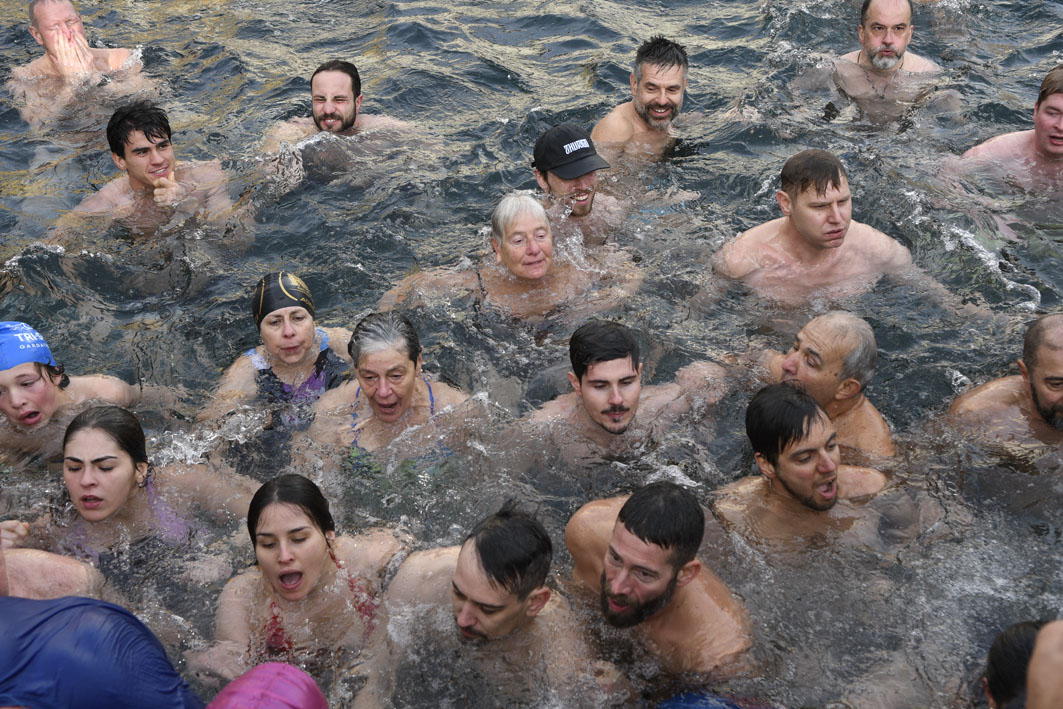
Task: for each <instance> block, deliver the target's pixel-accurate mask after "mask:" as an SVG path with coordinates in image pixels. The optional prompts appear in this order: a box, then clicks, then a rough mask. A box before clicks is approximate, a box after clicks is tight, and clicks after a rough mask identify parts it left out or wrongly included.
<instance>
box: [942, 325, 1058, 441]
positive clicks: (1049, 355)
mask: <svg viewBox="0 0 1063 709" xmlns="http://www.w3.org/2000/svg"><path fill="white" fill-rule="evenodd" d="M1016 364H1018V367H1019V374H1018V375H1012V376H1007V377H1002V378H1000V379H994V380H992V381H989V382H986V383H985V384H982V385H981V386H979V387H977V388H975V389H972V390H971V391H969V392H967V393H965V394H963V395H962V396H960V397H959V398H958V399H956V400H955V401H954V402H952V406H951V407H949V416H950V417H951V418H952V419H953V420H954V421H956V422H957V423H960V424H961V425H962V426H964V427H965V428H970V429H971V430H972V431H976V432H977V433H978V435H979V436H980V437H981V438H983V439H986V440H988V441H990V442H994V443H998V444H1007V443H1019V444H1021V443H1023V442H1039V443H1044V444H1050V445H1058V444H1059V443H1060V442H1061V441H1063V314H1054V315H1045V316H1044V317H1041V318H1038V319H1037V320H1035V321H1034V322H1033V323H1031V324H1030V326H1029V327H1028V328H1027V330H1026V337H1025V339H1024V341H1023V347H1022V359H1020V360H1018V362H1017V363H1016Z"/></svg>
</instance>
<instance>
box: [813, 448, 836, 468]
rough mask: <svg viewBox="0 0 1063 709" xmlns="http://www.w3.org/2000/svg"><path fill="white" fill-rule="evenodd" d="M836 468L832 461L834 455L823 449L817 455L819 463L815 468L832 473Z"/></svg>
mask: <svg viewBox="0 0 1063 709" xmlns="http://www.w3.org/2000/svg"><path fill="white" fill-rule="evenodd" d="M837 469H838V464H837V463H835V462H834V456H832V455H831V454H830V452H829V451H823V452H822V453H821V454H820V456H819V465H817V466H816V470H817V471H819V472H821V473H833V472H834V471H835V470H837Z"/></svg>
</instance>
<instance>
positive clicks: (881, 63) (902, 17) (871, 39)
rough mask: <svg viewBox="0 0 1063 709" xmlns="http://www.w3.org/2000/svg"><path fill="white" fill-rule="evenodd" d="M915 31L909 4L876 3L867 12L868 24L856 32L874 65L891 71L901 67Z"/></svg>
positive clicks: (896, 1)
mask: <svg viewBox="0 0 1063 709" xmlns="http://www.w3.org/2000/svg"><path fill="white" fill-rule="evenodd" d="M912 30H913V27H912V11H911V8H910V7H909V6H908V2H907V0H875V2H872V3H871V6H870V7H869V8H868V10H867V21H866V22H865V23H864V24H862V25H860V27H858V28H857V30H856V32H857V36H858V37H859V38H860V44H862V45H863V47H864V49H863V51H864V54H866V55H867V58H868V60H869V61H870V62H871V65H872V66H874V67H875V68H876V69H882V70H884V71H888V70H890V69H893V68H895V67H897V66H900V63H901V61H902V60H903V59H904V50H905V49H907V47H908V43H909V42H910V41H912Z"/></svg>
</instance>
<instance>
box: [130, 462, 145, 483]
mask: <svg viewBox="0 0 1063 709" xmlns="http://www.w3.org/2000/svg"><path fill="white" fill-rule="evenodd" d="M133 469H134V470H135V471H136V473H135V476H136V481H137V487H144V485H145V484H146V483H147V479H148V464H147V463H137V464H136V465H135V466H133Z"/></svg>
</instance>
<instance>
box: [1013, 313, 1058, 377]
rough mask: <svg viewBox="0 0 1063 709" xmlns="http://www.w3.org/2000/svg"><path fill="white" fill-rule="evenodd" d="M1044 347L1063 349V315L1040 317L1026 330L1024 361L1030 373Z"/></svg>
mask: <svg viewBox="0 0 1063 709" xmlns="http://www.w3.org/2000/svg"><path fill="white" fill-rule="evenodd" d="M1042 347H1047V348H1048V349H1050V350H1060V349H1063V313H1054V314H1052V315H1044V316H1042V317H1039V318H1037V319H1036V320H1034V321H1033V322H1032V323H1031V324H1030V326H1029V327H1028V328H1027V329H1026V337H1024V338H1023V342H1022V361H1023V364H1025V365H1026V369H1027V370H1029V371H1030V372H1032V371H1033V370H1034V368H1035V367H1036V366H1037V356H1038V354H1040V352H1041V348H1042Z"/></svg>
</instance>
